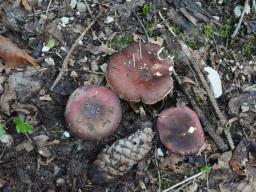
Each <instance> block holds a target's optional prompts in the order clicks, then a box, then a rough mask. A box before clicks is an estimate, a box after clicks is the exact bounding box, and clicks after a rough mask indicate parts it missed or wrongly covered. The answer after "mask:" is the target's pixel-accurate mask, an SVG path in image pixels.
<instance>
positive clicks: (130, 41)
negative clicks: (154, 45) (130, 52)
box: [111, 35, 133, 46]
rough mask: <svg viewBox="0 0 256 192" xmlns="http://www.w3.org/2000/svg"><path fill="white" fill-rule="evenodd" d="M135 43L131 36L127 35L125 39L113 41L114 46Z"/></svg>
mask: <svg viewBox="0 0 256 192" xmlns="http://www.w3.org/2000/svg"><path fill="white" fill-rule="evenodd" d="M132 42H133V37H132V36H131V35H125V36H124V37H116V38H114V39H113V40H112V41H111V44H112V45H114V46H123V45H127V44H130V43H132Z"/></svg>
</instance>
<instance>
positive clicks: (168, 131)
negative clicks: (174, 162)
mask: <svg viewBox="0 0 256 192" xmlns="http://www.w3.org/2000/svg"><path fill="white" fill-rule="evenodd" d="M157 129H158V132H159V136H160V140H161V142H162V144H163V145H165V147H166V148H167V149H168V150H169V151H171V152H174V153H179V154H196V153H197V152H198V151H199V150H200V149H201V147H202V146H203V144H204V132H203V129H202V126H201V123H200V120H199V118H198V116H197V114H196V112H195V111H193V110H191V109H190V108H188V107H174V108H169V109H166V110H164V111H162V112H161V113H160V115H159V117H158V119H157Z"/></svg>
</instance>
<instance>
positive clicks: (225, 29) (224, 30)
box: [218, 18, 231, 37]
mask: <svg viewBox="0 0 256 192" xmlns="http://www.w3.org/2000/svg"><path fill="white" fill-rule="evenodd" d="M230 31H231V19H227V18H225V19H224V24H223V25H222V26H221V27H220V28H219V30H218V32H219V34H220V35H221V36H223V37H228V36H229V34H230Z"/></svg>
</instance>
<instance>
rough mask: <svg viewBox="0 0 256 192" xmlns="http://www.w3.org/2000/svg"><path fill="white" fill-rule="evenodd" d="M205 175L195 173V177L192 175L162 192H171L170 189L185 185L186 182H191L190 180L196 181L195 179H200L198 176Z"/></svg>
mask: <svg viewBox="0 0 256 192" xmlns="http://www.w3.org/2000/svg"><path fill="white" fill-rule="evenodd" d="M206 173H207V172H199V173H197V174H195V175H193V176H191V177H188V178H187V179H184V180H183V181H181V182H179V183H177V184H175V185H173V186H171V187H170V188H168V189H165V190H163V191H162V192H168V191H171V190H172V189H175V188H176V187H178V186H180V185H183V184H184V183H187V182H189V181H191V180H193V179H196V178H197V177H200V176H202V175H204V174H206Z"/></svg>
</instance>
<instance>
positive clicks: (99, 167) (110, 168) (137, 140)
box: [89, 122, 153, 183]
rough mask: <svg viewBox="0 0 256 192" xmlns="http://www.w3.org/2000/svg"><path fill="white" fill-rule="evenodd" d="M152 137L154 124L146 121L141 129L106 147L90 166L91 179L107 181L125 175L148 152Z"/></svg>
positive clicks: (98, 181)
mask: <svg viewBox="0 0 256 192" xmlns="http://www.w3.org/2000/svg"><path fill="white" fill-rule="evenodd" d="M152 139H153V130H152V124H151V123H150V122H144V123H143V125H142V129H141V130H138V131H137V132H135V133H133V134H132V135H130V136H129V137H128V138H124V139H120V140H118V141H116V142H115V143H114V144H113V145H112V146H111V147H109V148H106V149H104V150H103V151H102V152H101V153H100V154H99V155H98V157H97V159H96V160H95V161H94V162H93V164H92V165H91V167H90V168H89V176H90V178H91V181H92V182H94V183H105V182H108V181H111V180H114V179H116V178H117V177H120V176H122V175H124V174H125V173H126V172H127V171H128V170H129V169H130V168H131V167H132V166H133V165H135V164H137V163H138V161H140V160H141V159H143V158H144V157H145V156H146V155H147V154H148V152H149V151H150V149H151V147H152Z"/></svg>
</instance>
